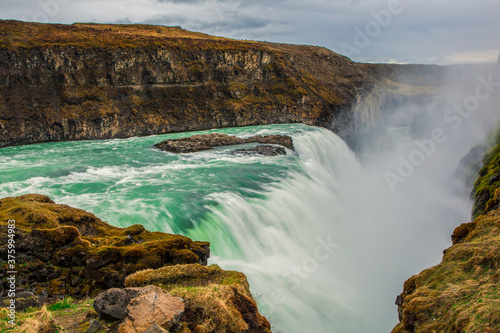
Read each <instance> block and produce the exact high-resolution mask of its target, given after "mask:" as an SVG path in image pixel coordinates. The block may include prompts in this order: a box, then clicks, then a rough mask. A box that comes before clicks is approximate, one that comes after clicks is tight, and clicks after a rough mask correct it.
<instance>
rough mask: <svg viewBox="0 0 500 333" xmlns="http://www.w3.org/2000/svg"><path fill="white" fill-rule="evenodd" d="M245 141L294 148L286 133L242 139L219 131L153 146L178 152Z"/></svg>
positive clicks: (195, 150)
mask: <svg viewBox="0 0 500 333" xmlns="http://www.w3.org/2000/svg"><path fill="white" fill-rule="evenodd" d="M245 143H264V144H275V145H280V146H283V147H286V148H288V149H290V150H294V147H293V140H292V138H291V137H290V136H288V135H268V136H262V135H256V136H252V137H249V138H246V139H242V138H239V137H236V136H232V135H227V134H220V133H210V134H200V135H193V136H190V137H187V138H180V139H172V140H165V141H163V142H160V143H158V144H156V145H154V147H155V148H158V149H160V150H164V151H168V152H171V153H177V154H179V153H194V152H197V151H203V150H209V149H212V148H214V147H221V146H233V145H239V144H245ZM265 150H269V148H262V151H265Z"/></svg>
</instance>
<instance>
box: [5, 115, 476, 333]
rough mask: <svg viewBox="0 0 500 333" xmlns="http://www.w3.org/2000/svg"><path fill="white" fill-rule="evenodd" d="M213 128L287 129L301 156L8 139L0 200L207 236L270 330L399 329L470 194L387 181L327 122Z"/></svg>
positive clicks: (242, 132)
mask: <svg viewBox="0 0 500 333" xmlns="http://www.w3.org/2000/svg"><path fill="white" fill-rule="evenodd" d="M208 132H210V131H208ZM212 132H213V131H212ZM217 132H220V133H226V134H234V135H237V136H241V137H247V136H251V135H256V134H261V135H266V134H289V135H291V136H292V137H293V140H294V144H295V147H296V152H291V151H288V154H287V155H286V156H277V157H263V156H246V155H238V154H234V153H233V150H234V149H235V148H234V147H221V148H217V149H214V150H212V151H205V152H199V153H194V154H181V155H175V154H171V153H166V152H162V151H159V150H156V149H154V148H152V145H153V144H155V143H157V142H160V141H162V140H164V139H166V138H175V137H182V136H187V135H191V134H193V133H181V134H171V135H161V136H150V137H143V138H130V139H115V140H105V141H81V142H62V143H47V144H36V145H28V146H21V147H9V148H3V149H0V174H1V178H0V197H7V196H15V195H21V194H26V193H40V194H45V195H48V196H50V197H51V198H52V199H53V200H54V201H56V202H57V203H62V204H68V205H71V206H73V207H77V208H81V209H84V210H87V211H89V212H92V213H94V214H96V215H97V216H98V217H100V218H101V219H103V220H105V221H107V222H109V223H111V224H113V225H116V226H120V227H127V226H130V225H132V224H138V223H139V224H142V225H144V226H145V227H146V228H147V229H149V230H158V231H164V232H168V233H177V234H183V235H186V236H189V237H191V238H192V239H194V240H204V241H210V242H211V249H212V257H211V259H210V264H218V265H220V266H221V267H223V268H224V269H235V270H239V271H242V272H244V273H245V274H246V275H247V276H248V278H249V281H250V285H251V287H252V292H253V294H254V296H255V298H256V299H257V300H258V302H259V307H260V310H261V312H262V313H263V314H264V315H266V316H267V317H268V318H269V320H270V322H271V323H272V325H273V332H288V333H294V332H324V333H331V332H342V333H343V332H348V333H349V332H352V333H362V332H372V333H375V332H388V331H390V329H391V327H393V326H394V325H395V324H396V322H397V312H396V307H395V305H394V299H395V298H396V296H397V294H399V293H400V292H401V290H402V284H403V281H404V280H405V279H406V278H408V277H409V276H411V275H412V274H414V273H417V272H418V271H419V270H421V269H422V268H425V267H427V266H430V265H431V264H433V263H436V262H437V261H439V259H440V255H439V254H440V252H441V250H442V249H443V248H445V247H446V245H447V244H448V243H449V235H450V234H451V230H452V228H453V226H454V225H455V224H458V223H460V222H466V221H465V220H466V219H467V217H468V214H469V211H470V205H469V203H468V201H467V200H466V199H464V198H462V197H460V196H458V195H454V194H453V193H452V192H451V191H448V190H447V189H445V188H443V187H439V186H434V185H433V187H432V188H431V187H430V186H429V184H430V180H429V179H430V178H428V176H427V175H428V174H429V173H426V172H425V168H422V172H421V175H419V174H418V172H416V175H415V176H414V177H411V178H409V179H408V181H407V182H405V183H404V184H401V186H400V187H399V188H398V190H397V191H396V192H394V191H391V189H390V188H389V187H388V186H387V184H386V181H385V180H384V177H383V176H382V175H383V170H385V169H384V168H385V167H384V166H383V165H385V164H384V163H387V165H388V164H389V161H393V162H394V161H397V159H396V156H393V158H394V159H393V160H391V158H392V157H388V158H384V161H385V162H384V163H380V161H377V162H371V163H370V162H368V164H367V165H362V164H361V163H360V161H359V160H358V158H357V157H356V156H355V154H354V153H353V152H352V151H351V150H350V149H349V148H348V147H347V145H346V144H345V143H344V142H343V141H342V140H341V139H340V138H339V137H338V136H336V135H335V134H333V133H332V132H330V131H328V130H326V129H320V128H314V127H309V126H305V125H299V124H294V125H270V126H257V127H245V128H230V129H223V130H217ZM456 162H457V161H454V162H451V163H456ZM387 168H389V166H388V167H387ZM443 168H445V169H446V168H448V167H447V166H444V167H443ZM433 170H434V169H433ZM448 170H449V169H448ZM431 174H432V175H433V176H435V175H438V174H439V172H437V173H436V172H432V173H431ZM433 184H436V183H433ZM449 207H462V208H460V209H458V210H457V209H453V210H450V209H449ZM450 211H453V213H450ZM424 243H425V244H426V245H425V246H422V244H424Z"/></svg>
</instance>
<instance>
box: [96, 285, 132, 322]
mask: <svg viewBox="0 0 500 333" xmlns="http://www.w3.org/2000/svg"><path fill="white" fill-rule="evenodd" d="M139 292H140V289H138V288H126V289H119V288H111V289H108V290H106V291H105V292H102V293H100V294H99V295H97V297H96V298H95V300H94V309H95V311H96V312H97V313H98V314H99V318H102V319H105V320H112V321H114V320H123V319H125V318H126V317H127V313H128V311H127V306H128V305H129V303H130V300H131V299H133V298H134V297H136V296H137V295H138V294H139Z"/></svg>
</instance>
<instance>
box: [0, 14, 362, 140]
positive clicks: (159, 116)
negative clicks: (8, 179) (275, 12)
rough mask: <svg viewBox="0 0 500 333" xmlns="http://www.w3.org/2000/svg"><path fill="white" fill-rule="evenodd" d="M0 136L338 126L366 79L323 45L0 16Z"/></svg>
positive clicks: (359, 69)
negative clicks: (24, 20) (265, 126)
mask: <svg viewBox="0 0 500 333" xmlns="http://www.w3.org/2000/svg"><path fill="white" fill-rule="evenodd" d="M0 36H1V38H0V147H2V146H11V145H22V144H30V143H37V142H51V141H66V140H84V139H107V138H123V137H130V136H144V135H151V134H163V133H172V132H186V131H193V130H205V129H211V128H222V127H236V126H248V125H260V124H275V123H297V122H302V123H306V124H309V125H317V126H324V127H327V128H332V129H334V130H338V131H340V130H341V129H342V128H344V127H345V126H344V125H345V123H346V122H349V121H350V118H349V110H350V109H351V105H352V102H353V100H354V98H355V96H356V94H357V91H358V88H359V87H360V86H362V85H363V84H364V83H365V82H366V80H367V78H366V77H365V74H364V67H363V66H362V65H359V64H356V63H354V62H352V61H350V60H349V59H348V58H346V57H343V56H341V55H338V54H336V53H334V52H332V51H330V50H327V49H325V48H321V47H313V46H301V45H285V44H273V43H265V42H254V41H240V40H232V39H228V38H220V37H214V36H209V35H205V34H201V33H195V32H189V31H186V30H183V29H181V28H175V27H164V26H146V25H101V24H73V25H56V24H39V23H26V22H18V21H0Z"/></svg>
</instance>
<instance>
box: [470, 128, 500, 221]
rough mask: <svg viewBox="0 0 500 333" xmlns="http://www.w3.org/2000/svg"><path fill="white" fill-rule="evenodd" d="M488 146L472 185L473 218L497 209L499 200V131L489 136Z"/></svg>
mask: <svg viewBox="0 0 500 333" xmlns="http://www.w3.org/2000/svg"><path fill="white" fill-rule="evenodd" d="M488 145H489V146H490V149H489V150H488V151H487V152H486V153H485V155H484V158H483V167H482V169H481V171H480V172H479V178H478V179H477V181H476V183H475V184H474V191H473V197H474V208H473V216H474V217H477V216H479V215H481V214H485V213H487V212H489V211H491V210H492V209H494V208H495V207H497V206H498V204H499V199H500V196H499V194H500V193H498V194H497V189H498V188H500V129H498V130H497V131H494V132H492V133H491V134H490V135H489V138H488Z"/></svg>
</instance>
